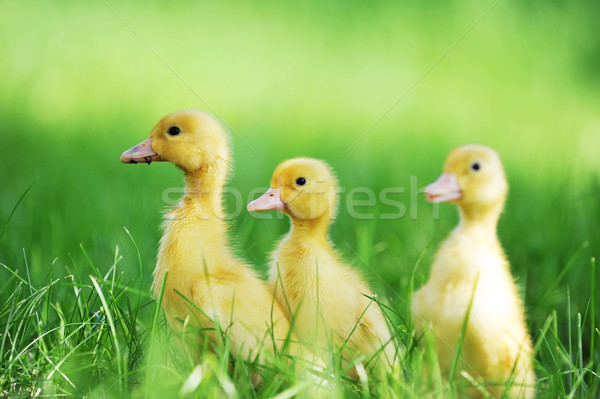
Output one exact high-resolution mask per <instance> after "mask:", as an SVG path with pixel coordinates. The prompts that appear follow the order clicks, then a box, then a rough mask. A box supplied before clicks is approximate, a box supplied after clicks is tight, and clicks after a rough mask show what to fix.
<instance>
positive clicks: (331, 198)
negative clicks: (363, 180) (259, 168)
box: [248, 158, 337, 220]
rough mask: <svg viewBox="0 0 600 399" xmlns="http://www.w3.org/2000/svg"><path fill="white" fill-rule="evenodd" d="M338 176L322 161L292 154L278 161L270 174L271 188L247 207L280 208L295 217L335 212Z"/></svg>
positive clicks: (328, 215)
mask: <svg viewBox="0 0 600 399" xmlns="http://www.w3.org/2000/svg"><path fill="white" fill-rule="evenodd" d="M336 205H337V179H336V178H335V176H334V175H333V172H332V171H331V168H330V167H329V166H328V165H327V164H326V163H325V162H323V161H319V160H316V159H311V158H294V159H289V160H287V161H284V162H283V163H281V164H280V165H279V166H278V167H277V168H276V169H275V172H273V177H271V188H270V189H269V190H268V191H267V192H266V193H265V194H263V195H262V196H261V197H260V198H258V199H256V200H254V201H252V202H251V203H249V204H248V210H249V211H268V210H273V209H277V210H281V211H284V212H285V213H287V214H288V215H290V216H291V217H292V218H295V219H301V220H306V219H319V218H323V217H326V218H327V219H331V218H333V217H334V216H335V212H336Z"/></svg>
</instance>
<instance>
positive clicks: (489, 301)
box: [413, 145, 535, 398]
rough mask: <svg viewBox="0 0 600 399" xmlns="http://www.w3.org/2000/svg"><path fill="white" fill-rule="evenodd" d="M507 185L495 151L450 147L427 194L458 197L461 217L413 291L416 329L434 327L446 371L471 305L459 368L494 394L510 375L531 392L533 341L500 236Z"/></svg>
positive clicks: (518, 391)
mask: <svg viewBox="0 0 600 399" xmlns="http://www.w3.org/2000/svg"><path fill="white" fill-rule="evenodd" d="M507 190H508V185H507V183H506V179H505V176H504V170H503V167H502V163H501V161H500V158H499V156H498V155H497V154H496V152H495V151H493V150H492V149H490V148H487V147H483V146H476V145H469V146H463V147H459V148H457V149H455V150H453V151H452V152H451V153H450V155H449V156H448V160H447V161H446V165H445V166H444V174H443V175H442V176H441V177H440V179H438V181H436V182H435V183H433V184H431V185H430V186H428V187H427V188H426V189H425V192H426V194H427V195H428V199H429V200H431V201H435V202H443V201H451V202H454V203H456V204H457V205H458V207H459V210H460V215H461V221H460V224H459V225H458V226H457V227H456V229H455V230H454V231H453V232H452V233H451V234H450V236H449V237H448V238H447V239H446V241H445V242H444V243H443V244H442V246H441V247H440V249H439V250H438V252H437V254H436V256H435V261H434V263H433V266H432V268H431V273H430V277H429V280H428V281H427V283H426V284H425V285H424V286H423V287H422V288H421V289H420V290H418V291H417V292H415V293H414V296H413V319H414V322H415V328H416V329H417V332H418V333H422V332H423V331H424V330H425V329H431V331H432V332H433V334H434V336H435V339H436V349H437V354H438V359H439V363H440V368H441V370H442V372H444V373H448V372H449V370H450V369H451V365H452V362H453V359H454V357H455V353H456V351H457V345H458V341H459V337H460V333H461V330H462V326H463V323H464V321H465V317H466V315H467V311H468V310H469V307H470V311H469V318H468V322H467V329H466V333H465V336H464V340H463V347H462V351H461V353H460V360H461V362H460V363H459V365H460V367H461V370H463V371H464V372H466V373H469V374H470V375H471V376H473V377H477V378H479V377H481V378H483V379H484V380H485V384H486V389H487V390H488V392H489V393H490V394H491V395H492V396H494V397H500V396H502V394H503V393H504V391H505V387H506V385H505V384H506V383H507V381H509V380H510V379H511V376H512V378H513V383H512V387H511V388H510V391H509V396H510V397H513V398H532V397H533V396H534V394H535V387H534V385H535V374H534V372H533V368H532V364H531V356H532V348H531V339H530V337H529V334H528V332H527V328H526V324H525V314H524V309H523V304H522V301H521V299H520V297H519V294H518V292H517V287H516V285H515V283H514V281H513V278H512V276H511V274H510V265H509V264H508V262H507V260H506V257H505V255H504V251H503V250H502V247H501V245H500V242H499V241H498V238H497V235H496V224H497V221H498V218H499V216H500V213H501V211H502V208H503V206H504V200H505V196H506V192H507ZM513 370H514V373H513Z"/></svg>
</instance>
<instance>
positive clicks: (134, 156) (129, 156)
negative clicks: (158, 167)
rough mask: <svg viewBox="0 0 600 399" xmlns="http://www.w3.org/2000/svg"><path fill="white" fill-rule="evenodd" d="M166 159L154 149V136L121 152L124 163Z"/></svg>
mask: <svg viewBox="0 0 600 399" xmlns="http://www.w3.org/2000/svg"><path fill="white" fill-rule="evenodd" d="M161 161H164V159H162V158H161V157H160V155H158V154H157V153H156V152H155V151H154V150H153V149H152V137H150V138H149V139H147V140H144V141H142V142H141V143H139V144H138V145H136V146H135V147H132V148H130V149H128V150H127V151H125V152H124V153H122V154H121V162H123V163H143V162H145V163H147V164H148V165H150V162H161Z"/></svg>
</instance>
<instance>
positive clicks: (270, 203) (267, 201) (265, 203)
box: [248, 188, 285, 211]
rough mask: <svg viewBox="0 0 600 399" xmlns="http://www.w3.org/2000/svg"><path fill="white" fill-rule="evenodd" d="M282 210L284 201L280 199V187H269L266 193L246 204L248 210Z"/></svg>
mask: <svg viewBox="0 0 600 399" xmlns="http://www.w3.org/2000/svg"><path fill="white" fill-rule="evenodd" d="M275 209H277V210H279V211H282V210H284V209H285V203H284V202H283V201H282V200H281V189H280V188H270V189H268V190H267V192H266V193H264V194H263V195H261V196H260V197H258V198H257V199H255V200H254V201H252V202H251V203H249V204H248V210H249V211H272V210H275Z"/></svg>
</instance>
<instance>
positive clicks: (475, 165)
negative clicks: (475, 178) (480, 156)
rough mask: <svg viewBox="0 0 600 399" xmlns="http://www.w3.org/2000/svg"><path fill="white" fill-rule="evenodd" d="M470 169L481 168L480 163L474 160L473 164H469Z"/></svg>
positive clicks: (476, 169)
mask: <svg viewBox="0 0 600 399" xmlns="http://www.w3.org/2000/svg"><path fill="white" fill-rule="evenodd" d="M471 169H473V170H474V171H475V172H477V171H478V170H479V169H481V165H480V164H479V162H475V163H473V165H471Z"/></svg>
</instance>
